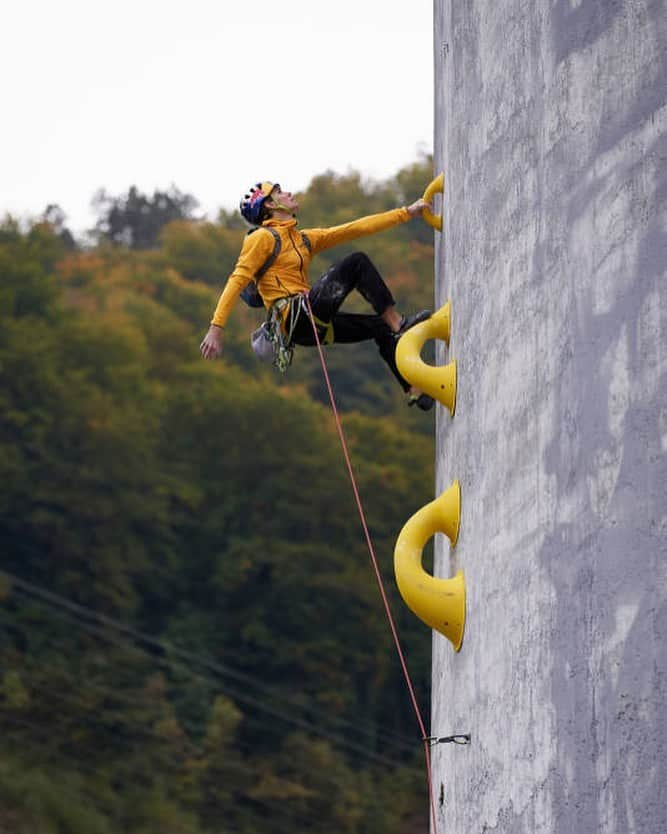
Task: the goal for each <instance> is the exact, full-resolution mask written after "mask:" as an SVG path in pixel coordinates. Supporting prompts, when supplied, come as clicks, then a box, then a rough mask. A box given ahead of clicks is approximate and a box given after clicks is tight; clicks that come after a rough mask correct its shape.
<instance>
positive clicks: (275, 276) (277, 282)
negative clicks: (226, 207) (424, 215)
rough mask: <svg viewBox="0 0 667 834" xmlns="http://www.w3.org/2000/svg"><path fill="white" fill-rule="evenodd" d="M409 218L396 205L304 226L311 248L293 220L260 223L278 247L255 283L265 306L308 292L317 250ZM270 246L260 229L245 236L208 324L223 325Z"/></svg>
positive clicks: (319, 250) (269, 239)
mask: <svg viewBox="0 0 667 834" xmlns="http://www.w3.org/2000/svg"><path fill="white" fill-rule="evenodd" d="M409 219H410V215H409V214H408V210H407V209H406V208H397V209H392V210H391V211H385V212H382V213H381V214H371V215H369V216H368V217H360V218H359V219H358V220H353V221H352V222H350V223H343V225H341V226H332V227H331V228H329V229H304V230H303V231H304V234H305V235H307V237H308V240H309V241H310V245H311V249H310V251H309V250H308V248H307V246H306V245H305V244H304V243H303V240H302V238H301V234H300V233H299V232H298V231H297V229H296V220H294V219H292V220H282V221H281V220H271V219H270V220H266V221H265V222H264V224H263V226H271V227H272V228H273V229H275V230H276V231H277V232H278V234H279V235H280V243H281V246H280V253H279V254H278V257H277V258H276V260H275V261H274V262H273V263H272V264H271V266H270V267H269V269H268V270H267V271H266V272H265V273H264V275H263V276H262V277H261V278H260V281H259V284H258V289H259V292H260V295H261V296H262V300H263V301H264V306H265V307H267V308H268V307H270V306H271V305H272V304H274V303H275V302H276V301H277V300H278V299H279V298H284V297H285V296H286V295H295V294H296V293H302V292H307V291H308V290H309V289H310V284H309V283H308V266H309V264H310V261H311V258H312V257H313V256H314V255H317V253H318V252H322V251H323V250H324V249H330V248H331V247H332V246H337V245H338V244H339V243H346V242H347V241H348V240H354V239H355V238H357V237H363V236H364V235H372V234H374V233H375V232H382V231H384V230H385V229H390V228H391V227H392V226H397V225H398V224H399V223H405V222H406V221H407V220H409ZM273 247H274V237H273V235H272V234H268V233H267V234H262V232H261V229H260V230H258V231H257V232H255V233H254V234H252V235H248V236H247V237H246V238H245V240H244V241H243V247H242V249H241V254H240V255H239V258H238V260H237V262H236V266H235V267H234V271H233V272H232V274H231V275H230V276H229V278H228V279H227V283H226V284H225V288H224V290H223V291H222V294H221V296H220V299H219V301H218V306H217V307H216V308H215V313H214V314H213V319H212V321H211V324H217V325H218V326H220V327H223V326H224V324H225V322H226V321H227V319H228V318H229V314H230V313H231V311H232V308H233V307H234V305H235V304H236V301H237V299H238V297H239V295H240V294H241V292H242V290H243V288H244V287H245V286H246V285H247V284H248V283H249V282H250V281H252V280H253V279H254V277H255V273H256V272H257V270H258V269H260V268H261V267H262V265H263V264H264V263H265V262H266V260H267V258H268V257H269V256H270V255H271V253H272V252H273Z"/></svg>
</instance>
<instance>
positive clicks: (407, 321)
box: [396, 310, 431, 339]
mask: <svg viewBox="0 0 667 834" xmlns="http://www.w3.org/2000/svg"><path fill="white" fill-rule="evenodd" d="M429 318H431V311H430V310H420V312H419V313H414V314H413V315H411V316H403V317H402V318H401V324H400V326H399V328H398V331H397V333H396V338H397V339H400V338H401V336H402V335H403V334H404V333H405V331H406V330H409V329H410V328H411V327H414V326H415V324H419V323H420V322H422V321H426V319H429Z"/></svg>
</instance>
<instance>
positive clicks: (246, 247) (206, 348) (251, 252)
mask: <svg viewBox="0 0 667 834" xmlns="http://www.w3.org/2000/svg"><path fill="white" fill-rule="evenodd" d="M272 251H273V236H272V235H271V234H270V233H269V232H265V233H262V232H261V230H258V231H256V232H254V233H253V234H252V235H248V237H246V238H245V240H244V241H243V248H242V249H241V254H240V255H239V258H238V260H237V262H236V266H235V267H234V271H233V272H232V274H231V275H230V276H229V278H228V279H227V283H226V284H225V288H224V289H223V291H222V293H221V295H220V298H219V299H218V304H217V306H216V308H215V313H214V314H213V319H212V320H211V324H210V326H209V328H208V331H207V333H206V335H205V336H204V339H203V340H202V343H201V345H200V346H199V350H200V351H201V355H202V356H203V357H204V359H217V358H218V357H219V356H220V354H221V353H222V331H223V328H224V326H225V323H226V322H227V319H228V318H229V314H230V313H231V311H232V309H233V308H234V305H235V304H236V302H237V300H238V297H239V296H240V295H241V293H242V291H243V289H244V287H245V286H246V285H247V284H248V283H249V282H250V281H252V280H253V278H254V277H255V273H256V272H257V270H258V269H259V268H260V267H261V266H262V264H263V263H265V262H266V259H267V258H268V256H269V254H270V253H271V252H272Z"/></svg>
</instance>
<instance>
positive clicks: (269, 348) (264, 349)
mask: <svg viewBox="0 0 667 834" xmlns="http://www.w3.org/2000/svg"><path fill="white" fill-rule="evenodd" d="M306 298H307V294H306V293H299V294H297V295H287V296H285V297H284V298H279V299H278V301H276V302H275V304H273V305H272V306H271V307H270V309H269V312H268V314H267V318H266V321H265V322H263V323H262V325H261V326H260V327H258V328H257V330H254V331H253V333H252V334H251V336H250V344H251V347H252V349H253V351H254V353H255V356H257V358H258V359H261V360H262V362H267V363H269V364H271V365H273V366H274V367H276V368H277V369H278V370H279V371H280V372H281V373H283V374H284V373H285V372H286V371H287V369H288V368H289V367H290V365H291V364H292V358H293V356H294V343H293V341H292V339H293V337H294V331H295V329H296V325H297V322H298V321H299V316H300V315H301V313H303V312H308V308H307V307H306V301H305V299H306ZM308 304H309V302H308ZM286 308H289V310H288V312H287V315H286V316H285V313H284V310H285V309H286ZM309 315H312V317H313V319H314V320H315V323H316V325H317V327H318V328H319V330H320V331H321V333H318V334H317V336H318V339H319V341H320V343H321V344H324V345H328V344H331V343H332V342H333V340H334V334H333V322H330V321H329V322H326V321H322V320H321V319H318V318H317V316H315V315H314V314H313V313H312V310H311V311H310V313H309ZM283 318H286V322H285V326H284V327H283Z"/></svg>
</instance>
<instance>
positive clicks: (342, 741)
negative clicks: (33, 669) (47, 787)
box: [0, 571, 402, 767]
mask: <svg viewBox="0 0 667 834" xmlns="http://www.w3.org/2000/svg"><path fill="white" fill-rule="evenodd" d="M0 575H3V576H5V577H6V578H7V579H9V580H10V581H11V582H13V583H14V584H15V585H16V587H17V588H18V589H21V590H23V591H24V592H26V593H27V594H28V596H30V594H32V595H34V596H35V597H37V600H34V601H35V602H37V604H40V603H41V604H42V605H43V606H46V607H50V608H54V607H55V608H60V609H65V610H66V611H68V612H71V613H73V614H74V615H75V618H76V619H75V621H76V624H77V626H78V627H80V628H83V629H85V630H88V631H94V633H97V634H99V635H100V636H102V637H104V638H106V635H105V634H104V632H102V631H101V630H100V629H99V628H97V627H95V626H94V625H93V624H91V623H89V622H87V619H84V618H88V619H93V620H94V621H97V622H99V623H101V624H103V625H104V626H106V627H107V628H111V629H113V630H116V631H118V632H120V633H122V634H124V635H126V636H127V637H130V638H132V639H134V640H135V641H136V642H137V644H139V645H137V646H136V648H139V649H140V650H141V651H142V652H144V653H145V654H149V655H150V652H149V651H148V648H146V647H149V648H152V649H157V650H159V651H160V652H161V653H162V654H163V655H164V656H165V658H166V659H167V661H168V663H169V664H171V665H173V664H175V663H180V664H181V665H183V666H185V668H187V669H188V671H190V672H192V669H191V664H193V663H194V664H198V665H199V666H201V667H203V668H204V669H206V670H208V671H210V672H212V673H213V674H215V675H216V676H218V675H219V676H221V677H223V678H224V677H225V676H228V677H232V678H236V679H237V680H239V681H241V682H244V683H246V684H250V685H251V686H255V687H257V681H256V679H253V678H251V677H250V676H247V675H245V674H243V673H239V672H236V670H233V669H230V668H229V667H227V666H225V665H223V664H220V663H218V662H216V661H213V660H210V659H209V658H205V657H201V656H199V655H196V654H194V653H193V652H189V651H187V650H184V649H182V648H180V647H178V646H175V645H174V644H171V643H169V642H167V641H165V640H162V639H161V638H157V637H154V636H153V635H150V634H146V633H144V632H140V631H138V630H136V629H134V628H133V627H131V626H128V625H126V624H124V623H121V622H120V621H118V620H115V619H114V618H112V617H109V616H107V615H104V614H99V613H98V612H96V611H94V610H93V609H90V608H87V607H86V606H82V605H80V604H78V603H74V602H72V601H71V600H68V599H66V598H64V597H61V596H60V595H59V594H55V593H54V592H52V591H48V590H46V589H44V588H40V587H39V586H37V585H34V584H33V583H30V582H27V581H25V580H23V579H20V578H19V577H17V576H14V575H13V574H10V573H7V572H6V571H0ZM142 644H145V645H142ZM128 645H132V646H134V645H135V644H134V643H129V644H128ZM215 680H216V683H217V685H218V686H220V687H221V688H223V691H225V692H226V693H227V694H230V695H232V696H233V697H235V698H237V699H238V700H239V701H241V702H243V703H246V704H248V705H250V706H253V707H255V708H256V709H260V710H262V711H264V712H265V713H267V714H270V715H273V716H274V717H277V718H280V719H282V720H284V721H287V722H288V723H291V724H293V725H295V726H298V727H300V728H301V729H304V730H307V731H308V732H310V733H312V734H314V735H319V736H321V737H323V738H327V739H329V740H330V741H333V742H335V743H337V744H339V745H340V746H342V747H347V748H348V749H349V750H353V751H354V752H355V753H357V754H359V755H362V756H364V757H366V758H368V759H372V760H374V761H376V762H378V763H382V764H385V765H388V766H390V767H397V766H401V765H402V763H401V762H398V761H395V760H392V759H389V758H387V757H386V756H383V755H380V754H377V753H374V752H372V751H369V750H368V748H367V747H366V746H364V745H361V744H358V743H357V742H354V741H352V740H350V739H346V738H344V737H341V736H340V735H338V734H337V733H332V732H331V731H329V730H327V729H325V728H324V727H322V726H318V725H315V724H313V723H312V722H310V721H307V720H305V719H303V718H300V717H298V716H294V715H290V714H286V713H285V712H283V711H281V710H279V709H276V708H275V707H274V706H273V705H272V704H269V703H267V702H265V701H262V700H259V699H257V698H255V697H253V696H251V695H249V694H247V693H246V692H242V691H239V690H237V689H235V688H233V687H230V686H229V685H226V686H225V687H223V686H222V684H221V683H220V682H219V680H218V678H217V677H216V679H215ZM261 689H262V691H264V692H266V693H267V694H270V695H271V696H273V697H275V693H274V692H272V691H271V690H270V689H269V688H267V687H266V686H261ZM278 697H281V696H278ZM283 700H288V699H285V698H283ZM352 726H353V727H354V729H355V730H357V727H356V725H352Z"/></svg>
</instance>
